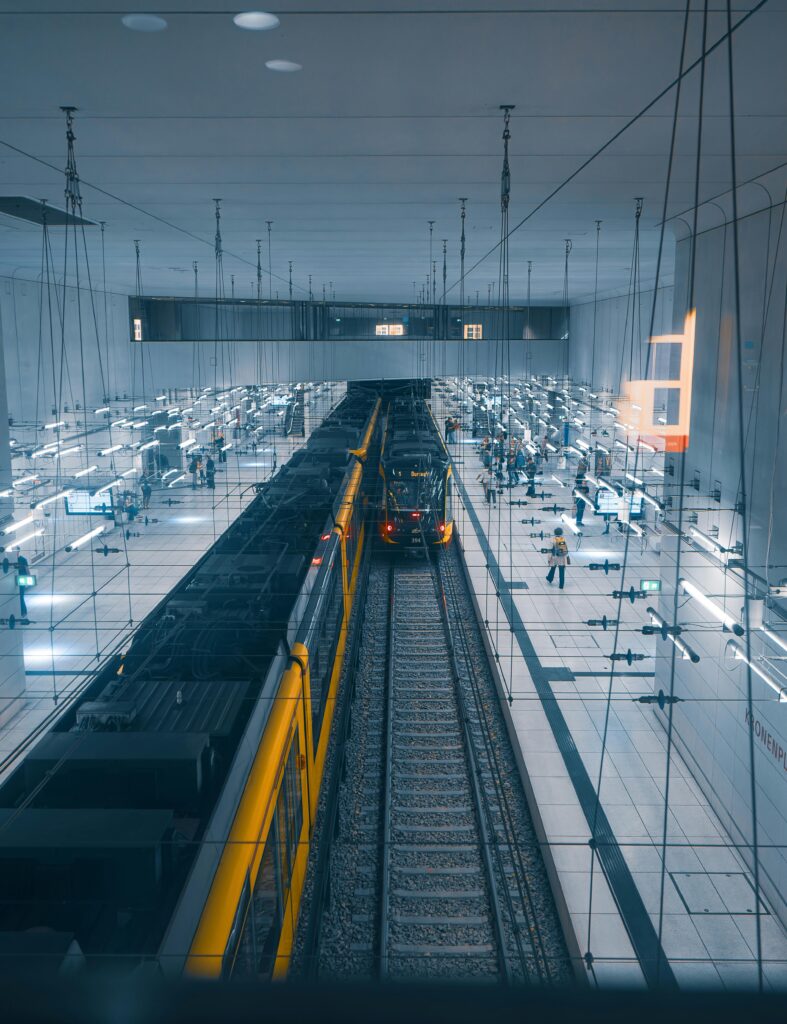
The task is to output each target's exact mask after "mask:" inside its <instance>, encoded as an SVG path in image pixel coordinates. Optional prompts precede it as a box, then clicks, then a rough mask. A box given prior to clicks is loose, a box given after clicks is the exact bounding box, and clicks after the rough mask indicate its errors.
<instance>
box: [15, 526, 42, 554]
mask: <svg viewBox="0 0 787 1024" xmlns="http://www.w3.org/2000/svg"><path fill="white" fill-rule="evenodd" d="M43 532H44V528H43V527H41V529H40V530H33V532H32V533H26V534H25V536H24V537H18V538H17V539H16V540H15V541H14V543H13V544H9V545H8V547H7V548H6V551H13V550H14V548H21V547H22V545H23V544H27V542H28V541H29V540H33V538H34V537H40V536H41V534H42V533H43Z"/></svg>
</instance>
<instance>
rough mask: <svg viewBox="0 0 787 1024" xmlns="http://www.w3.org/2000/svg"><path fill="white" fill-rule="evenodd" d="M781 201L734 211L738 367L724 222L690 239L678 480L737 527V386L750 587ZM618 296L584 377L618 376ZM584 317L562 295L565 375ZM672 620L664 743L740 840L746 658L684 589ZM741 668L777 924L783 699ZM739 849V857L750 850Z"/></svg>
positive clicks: (663, 666)
mask: <svg viewBox="0 0 787 1024" xmlns="http://www.w3.org/2000/svg"><path fill="white" fill-rule="evenodd" d="M782 209H783V207H782V206H776V207H774V208H772V209H770V210H762V211H760V212H758V213H754V214H751V215H748V216H746V217H743V218H741V219H740V221H739V239H740V259H739V265H740V274H741V279H740V284H741V290H740V293H741V335H742V356H743V359H742V363H743V368H742V375H739V373H738V367H737V358H736V347H735V330H734V276H733V269H734V263H733V244H732V227H731V226H730V225H727V226H724V225H722V226H720V227H717V228H715V229H710V230H707V231H705V232H703V233H701V234H700V235H699V236H698V239H697V247H696V274H695V294H694V304H695V307H696V310H697V333H696V349H695V359H694V369H693V389H692V419H691V435H690V442H689V447H688V450H687V452H686V456H685V457H686V465H685V472H686V480H687V482H688V481H691V480H692V479H693V478H694V477H695V474H697V475H698V479H699V491H698V492H697V491H694V490H693V489H688V490H686V491H685V492H684V493H685V494H686V499H685V501H686V507H687V509H692V508H696V509H697V510H698V511H697V516H698V526H699V528H700V529H702V530H703V531H704V532H706V533H708V532H709V531H710V530H711V529H712V528H713V527H718V529H719V540H720V542H721V543H722V544H724V545H725V546H732V545H733V544H734V543H735V542H736V541H738V540H741V539H742V530H741V516H740V514H738V513H736V511H735V506H736V502H737V501H738V498H739V495H740V482H741V458H740V436H741V435H740V429H739V414H738V395H739V393H742V396H743V420H744V451H745V456H744V466H745V473H746V485H747V493H748V515H749V537H748V539H749V545H748V547H749V566H750V569H751V570H753V573H754V574H757V575H756V576H754V575H751V576H749V583H750V588H751V593H752V594H753V595H754V596H759V597H762V596H763V595H764V592H765V583H764V581H763V579H761V578H757V577H766V576H767V577H768V578H769V580H770V582H771V583H775V582H778V581H779V580H780V579H782V578H783V577H785V576H787V535H785V530H784V525H783V520H784V509H785V508H786V507H787V424H785V422H784V420H785V416H786V415H787V387H786V386H785V383H786V382H785V358H784V357H785V350H784V313H785V290H786V289H787V232H782V233H781V237H780V234H779V225H780V219H781V216H782ZM777 243H778V251H777ZM689 254H690V240H689V239H683V240H681V241H679V242H678V244H677V254H676V256H677V258H676V266H677V267H679V268H681V269H682V274H680V275H678V276H676V287H675V289H672V288H669V289H664V290H663V291H662V292H660V294H659V296H658V302H657V317H656V333H661V332H666V331H669V330H671V329H672V324H673V323H675V324H679V323H681V322H682V320H683V316H684V313H685V309H686V303H687V291H688V289H687V281H688V266H689ZM673 299H674V305H675V308H674V310H673V309H672V305H673ZM651 301H652V293H651V294H650V295H649V296H647V297H644V298H643V308H647V309H649V308H650V305H649V303H650V302H651ZM625 306H626V303H625V299H608V300H605V301H603V302H600V303H599V305H598V311H597V321H596V338H597V341H596V360H595V367H596V374H595V377H594V381H593V385H594V387H595V388H596V389H598V388H600V387H609V388H610V389H612V391H613V392H615V393H617V392H618V391H619V390H620V385H621V380H622V379H623V380H625V379H627V376H628V374H627V369H626V368H627V366H628V353H627V352H626V353H625V357H624V358H623V359H621V357H622V355H623V337H624V323H625ZM646 323H647V321H646ZM592 331H593V306H592V304H590V305H583V306H580V307H572V310H571V349H570V354H569V365H570V368H571V372H572V373H573V374H574V375H575V377H581V378H583V379H588V378H589V376H590V369H589V368H590V365H591V361H592V354H591V343H592ZM644 342H645V339H644V338H643V344H644ZM621 362H622V363H623V366H624V372H623V373H622V375H621V370H620V367H621ZM741 387H742V392H740V389H741ZM780 425H781V431H780ZM670 461H671V462H672V463H673V466H674V471H675V475H674V476H673V477H672V478H669V477H668V478H667V482H668V484H669V485H671V486H672V489H673V493H675V506H676V507H677V504H678V501H677V492H676V491H675V485H676V484H677V481H678V479H679V476H678V474H679V467H680V463H679V457H678V456H672V457H671V458H668V463H669V462H670ZM717 486H718V487H719V488H720V489H721V500H720V501H719V502H716V501H714V500H713V499H712V498H711V497H710V494H711V491H712V490H713V489H715V487H717ZM772 510H773V519H771V511H772ZM672 518H673V520H674V518H675V517H674V513H673V516H672ZM685 525H686V524H684V529H685ZM681 548H682V566H681V575H683V576H685V577H687V578H690V579H692V580H693V581H694V582H695V583H696V584H697V585H698V586H699V587H700V588H701V589H702V590H703V591H704V592H705V593H707V594H709V595H712V596H713V598H714V600H715V601H716V602H717V603H718V604H720V605H723V606H724V607H725V608H726V609H727V610H728V611H729V612H730V613H731V614H732V615H734V616H736V617H737V616H739V615H740V610H741V606H742V604H743V587H742V580H741V577H740V576H739V575H738V574H735V573H734V572H732V571H730V570H728V569H725V568H724V567H723V566H722V565H721V564H720V563H719V562H718V560H716V559H714V558H713V557H712V556H709V555H703V554H699V553H697V552H696V551H694V550H692V549H691V548H689V547H688V546H687V545H686V543H685V542H684V543H683V544H682V545H681ZM768 552H769V553H768ZM766 553H768V554H767V558H766ZM675 559H676V543H675V541H674V539H672V540H671V539H670V538H669V536H665V539H664V542H663V544H662V553H661V575H662V580H663V587H662V597H661V606H660V609H659V610H660V612H661V614H662V615H663V616H664V618H665V619H667V621H672V619H673V593H674V583H675V576H676V571H675ZM766 561H767V565H766ZM785 610H787V602H780V603H779V604H778V605H777V606H776V607H774V608H771V609H766V612H765V615H766V621H771V622H772V624H773V625H774V628H775V629H777V630H778V631H779V632H780V633H781V635H782V637H783V638H784V639H785V640H787V622H785V621H784V619H783V618H782V617H781V614H780V613H781V612H784V611H785ZM678 621H679V623H681V624H682V625H683V626H684V627H685V628H686V629H687V630H688V633H687V637H686V638H687V640H688V641H689V642H690V643H691V645H692V646H693V647H694V648H695V649H696V650H697V652H698V653H699V654H700V656H701V661H700V663H699V664H698V665H693V664H691V663H690V662H687V661H683V660H682V659H678V660H677V661H676V664H675V693H676V695H677V696H679V697H681V698H683V701H684V703H681V704H678V705H677V706H676V707H675V710H674V735H675V739H676V744H677V747H678V749H679V750H680V751H681V752H682V753H683V754H684V756H685V757H686V759H687V761H688V762H689V764H690V765H691V767H692V771H693V772H694V774H695V776H696V778H697V780H698V782H699V783H700V785H701V786H702V788H703V791H704V793H705V796H706V798H707V799H708V801H709V803H710V804H711V805H712V807H713V808H714V809H715V810H716V812H717V813H718V814H719V816H720V817H721V820H722V821H723V823H724V824H725V826H726V828H727V830H728V832H729V834H730V837H731V839H732V840H733V841H734V842H735V843H742V844H744V847H745V845H746V844H748V843H750V842H751V838H752V812H751V773H750V757H749V725H748V722H747V702H746V672H745V667H744V666H743V665H742V664H741V663H740V662H735V661H733V660H731V659H730V658H729V657H727V656H725V649H726V645H727V641H728V640H729V639H730V637H731V634H729V633H725V632H723V631H722V629H721V627H720V625H719V623H718V622H717V621H716V620H715V619H713V618H712V617H709V616H708V615H707V614H706V613H704V612H703V611H702V609H701V608H698V606H697V603H696V602H695V601H692V600H686V599H685V597H681V599H680V609H679V613H678ZM761 637H762V634H761V633H758V631H752V637H751V642H752V652H753V654H754V656H755V657H756V658H758V659H761V658H763V657H764V658H765V660H758V664H759V665H761V666H762V667H763V668H765V669H766V670H767V671H768V672H770V673H771V674H772V675H773V676H778V674H779V672H780V669H781V667H782V666H787V662H782V661H779V660H777V659H778V656H779V655H783V654H784V652H783V651H780V650H779V649H778V648H777V647H774V646H773V645H770V644H769V643H768V642H767V641H766V640H765V639H764V637H763V638H762V639H761ZM670 648H671V645H670V644H669V643H664V644H659V645H657V650H658V657H657V662H656V682H655V689H656V690H658V689H659V688H663V689H664V690H665V691H669V688H670V675H671V657H670V655H671V653H672V652H671V649H670ZM752 679H753V696H754V717H755V722H756V728H757V733H756V735H755V779H756V799H757V804H758V807H757V811H758V822H759V842H760V844H761V849H760V864H761V870H762V883H763V888H764V891H765V893H766V896H767V897H768V900H769V902H770V905H771V907H772V909H773V910H774V911H775V912H776V914H777V915H779V916H780V918H781V920H782V922H783V923H784V924H787V903H785V897H784V893H785V892H787V755H784V756H783V757H782V758H781V759H780V758H779V756H778V753H779V750H780V749H781V750H785V751H787V704H779V703H778V702H777V701H776V698H775V694H774V693H773V692H772V691H771V690H770V689H768V687H767V686H765V684H764V683H762V681H761V680H759V679H758V678H757V676H756V675H753V676H752ZM782 682H787V679H782ZM656 713H658V712H656ZM665 721H666V718H665ZM768 737H770V739H768ZM744 853H745V850H744ZM745 855H746V856H747V858H748V859H749V860H751V856H750V854H748V853H745ZM708 856H709V857H710V854H709V855H708ZM701 859H702V858H701ZM668 866H669V865H668Z"/></svg>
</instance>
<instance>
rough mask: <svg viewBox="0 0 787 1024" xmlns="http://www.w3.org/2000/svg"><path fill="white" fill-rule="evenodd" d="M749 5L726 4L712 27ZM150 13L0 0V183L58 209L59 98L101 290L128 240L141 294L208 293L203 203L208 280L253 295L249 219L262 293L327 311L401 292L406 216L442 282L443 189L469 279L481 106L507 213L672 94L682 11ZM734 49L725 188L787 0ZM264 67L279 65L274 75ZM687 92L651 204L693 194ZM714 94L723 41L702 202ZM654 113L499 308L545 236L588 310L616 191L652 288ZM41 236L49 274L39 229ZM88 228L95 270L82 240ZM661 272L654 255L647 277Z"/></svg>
mask: <svg viewBox="0 0 787 1024" xmlns="http://www.w3.org/2000/svg"><path fill="white" fill-rule="evenodd" d="M250 6H251V5H250ZM754 6H755V0H745V2H741V0H736V2H735V5H734V10H733V23H734V22H736V21H738V19H740V18H741V17H743V16H744V15H745V13H746V12H747V11H748V10H750V9H751V8H752V7H754ZM710 7H711V12H712V13H711V15H710V18H709V26H708V41H709V44H710V43H712V42H714V41H716V40H717V39H718V38H719V36H720V35H721V34H722V33H723V31H724V26H725V24H726V13H725V5H724V3H723V0H711V4H710ZM73 8H78V10H74V9H73ZM701 8H702V3H701V0H694V2H693V4H692V9H693V11H694V13H693V14H692V16H691V18H690V34H689V44H688V52H689V56H688V60H693V59H695V58H696V56H697V55H698V54H699V52H700V51H699V44H700V38H701V36H700V33H701V21H702V19H701V14H700V11H701ZM152 9H153V10H154V11H156V10H158V12H159V13H160V14H161V15H162V16H163V17H165V18H166V19H167V21H168V28H167V30H166V31H164V32H160V33H155V34H146V33H138V32H132V31H129V30H128V29H126V28H124V27H123V25H122V23H121V20H120V19H121V16H122V15H123V14H126V13H128V12H129V11H135V10H136V11H140V10H145V11H150V10H151V8H150V7H146V6H144V5H143V4H140V3H136V2H134V0H128V2H127V3H122V2H120V3H119V2H118V0H72V2H71V3H67V2H64V0H0V67H1V68H2V71H0V74H1V75H2V79H3V82H4V87H3V91H4V102H3V105H2V116H0V139H2V140H4V141H5V142H6V143H10V144H11V145H12V146H15V147H18V149H21V150H22V151H24V154H29V155H23V154H21V153H18V152H14V151H13V150H11V149H9V148H7V147H6V146H0V192H1V193H2V194H7V195H30V196H36V197H44V198H47V199H48V200H49V201H51V202H52V203H55V204H58V205H62V171H61V170H60V169H61V168H62V167H63V164H64V158H65V133H64V124H63V119H62V116H61V114H60V112H59V110H58V107H59V106H60V105H61V104H73V105H75V106H77V107H78V108H79V113H78V115H77V125H76V133H77V143H76V145H77V159H78V166H79V171H80V174H81V177H82V179H83V196H84V209H85V214H86V215H87V216H89V217H91V218H92V219H94V220H97V221H105V222H106V254H107V281H108V284H109V285H110V286H111V287H112V288H114V289H117V290H120V291H130V290H133V289H134V280H135V272H134V250H133V239H135V238H138V239H140V240H141V247H142V263H143V284H144V289H145V291H146V292H149V293H152V294H173V293H174V294H188V293H190V292H191V289H192V287H193V275H192V261H193V260H197V261H198V262H199V269H200V281H201V286H202V290H203V294H212V293H213V290H214V279H215V278H214V257H213V251H212V246H213V232H214V220H213V203H212V199H213V198H214V197H220V198H221V199H222V201H223V202H222V208H223V209H222V213H223V220H222V230H223V238H224V247H225V250H226V253H225V257H224V270H225V274H226V278H227V285H226V287H227V292H229V289H230V282H229V275H230V274H234V275H235V288H236V291H237V293H238V294H242V295H248V294H250V293H251V290H252V281H253V278H254V275H255V270H254V263H255V259H256V256H255V239H256V238H263V239H265V238H266V228H265V221H266V220H272V221H273V234H272V240H273V245H272V248H273V272H274V274H276V275H278V277H279V280H278V282H277V281H275V280H274V290H276V289H277V288H278V290H279V292H280V294H281V295H282V296H284V295H285V294H286V284H285V283H284V281H285V279H286V276H287V261H288V260H292V261H293V263H294V279H295V287H296V290H295V294H296V296H299V297H303V296H304V289H306V288H307V287H308V285H307V275H308V274H312V279H313V286H314V291H315V293H316V294H317V295H321V294H322V285H323V283H326V284H327V283H328V282H333V288H334V290H335V292H336V296H337V298H338V299H348V300H349V299H360V300H366V299H384V300H390V301H410V300H412V298H413V295H414V288H413V282H414V281H417V282H418V286H420V284H421V283H422V282H423V280H424V279H425V276H426V274H427V269H428V229H427V221H428V220H430V219H432V220H434V221H435V227H434V242H435V244H434V254H435V258H436V259H437V260H438V278H440V277H441V269H440V264H441V259H442V257H441V254H440V250H441V239H443V238H447V239H448V283H449V286H450V285H451V284H453V283H454V282H455V281H456V279H457V277H458V233H459V214H458V203H457V197H459V196H467V197H468V219H467V235H468V241H467V266H471V265H472V264H474V263H475V262H476V261H477V260H479V259H480V258H481V257H483V256H484V255H485V254H486V253H487V252H489V250H491V249H492V248H493V247H494V245H495V243H496V242H497V240H498V239H499V233H500V213H499V189H500V185H499V181H500V166H501V154H502V142H501V130H502V121H501V116H500V111H499V105H500V104H501V103H513V104H516V109H515V111H514V113H513V117H512V122H511V133H512V139H511V170H512V200H511V211H510V218H511V224H512V225H514V224H516V223H518V222H519V221H520V220H521V219H522V218H523V217H525V216H527V215H528V214H529V213H530V212H531V211H532V210H533V208H534V207H535V206H536V205H537V204H538V203H539V202H541V201H542V200H543V199H544V198H545V197H546V196H548V195H549V194H550V193H551V192H552V191H553V189H555V188H556V187H557V186H558V185H559V184H560V182H561V181H563V180H564V179H566V178H567V177H568V176H569V175H571V174H572V172H574V171H575V170H576V169H577V168H578V167H580V166H581V165H582V163H583V162H584V161H585V160H586V159H587V158H588V157H589V156H591V154H593V153H594V151H595V150H596V149H598V147H599V146H601V145H602V144H603V143H604V142H606V141H607V140H608V139H609V138H611V137H612V136H613V135H614V134H615V133H616V132H617V131H618V130H619V129H620V128H622V127H623V126H624V125H625V124H626V121H627V120H628V119H629V118H630V117H631V116H632V115H634V114H636V113H637V112H638V111H640V110H641V109H642V108H643V107H644V106H645V105H646V104H647V103H648V102H650V100H651V99H653V97H655V96H656V95H657V94H658V93H659V92H660V91H661V90H662V89H663V88H664V87H665V86H666V85H668V84H669V83H670V82H672V81H673V79H674V78H675V77H676V74H677V71H678V66H679V55H680V42H681V32H682V25H683V4H682V2H681V0H595V2H593V3H592V4H591V3H589V2H585V0H563V2H550V0H540V2H538V0H484V2H483V3H481V2H479V0H431V2H423V0H384V2H379V3H378V2H371V0H365V2H362V0H341V2H338V0H333V2H331V3H328V2H325V0H277V2H276V4H275V7H274V10H275V12H276V13H277V14H278V16H279V17H280V19H281V25H280V27H279V28H278V29H275V30H273V31H269V32H247V31H241V30H240V29H238V28H237V27H236V26H235V25H234V24H233V22H232V14H234V13H235V12H237V10H238V6H237V5H236V4H227V3H225V2H224V0H190V2H188V3H185V2H182V0H167V3H166V4H165V5H164V4H161V3H160V2H159V7H158V8H156V7H153V8H152ZM733 38H734V52H735V76H736V77H735V83H736V90H735V102H736V113H737V115H738V117H737V122H736V133H737V146H738V167H737V173H738V178H739V180H747V179H750V178H755V177H757V176H759V175H763V174H765V173H766V172H767V171H769V170H770V169H771V168H773V167H776V166H778V165H780V164H783V163H785V161H787V70H786V67H787V65H785V61H784V40H785V39H786V38H787V0H770V2H769V3H767V4H766V5H765V6H764V7H763V8H762V9H760V10H759V11H757V12H756V13H755V14H753V15H752V17H751V18H750V19H749V20H748V21H747V22H746V23H745V25H743V26H742V27H741V28H740V29H739V30H738V31H736V32H735V33H734V37H733ZM271 58H289V59H291V60H295V61H297V62H299V63H300V64H302V65H303V70H302V71H301V72H299V73H296V74H277V73H274V72H272V71H269V70H267V69H266V68H265V65H264V62H265V61H266V60H269V59H271ZM697 82H698V75H697V73H696V72H695V73H693V74H692V75H691V76H690V77H688V78H687V79H686V80H685V85H684V89H683V94H682V102H681V110H682V112H683V116H681V118H680V122H679V130H678V147H677V158H676V161H675V165H674V168H673V184H672V188H671V191H670V202H669V209H670V212H671V213H678V212H680V211H683V210H685V209H686V208H687V207H690V206H691V203H692V199H693V194H694V176H695V175H694V160H695V149H696V133H697V118H696V113H697V107H698V100H697V97H698V90H697ZM727 102H728V97H727V84H726V48H725V47H724V46H722V47H719V48H718V49H717V50H716V51H715V52H714V53H713V54H712V56H711V57H710V58H709V59H708V62H707V80H706V104H705V113H706V116H705V123H704V134H703V160H702V167H701V175H700V177H701V183H700V194H701V196H702V197H703V198H710V197H712V196H714V195H717V194H719V193H723V192H724V191H725V189H727V188H728V187H729V183H730V160H729V121H728V117H727V109H728V108H727ZM673 105H674V91H672V92H670V93H669V94H668V95H667V96H666V97H665V98H664V99H663V100H661V101H660V102H659V103H658V104H657V105H656V106H655V107H653V108H652V109H651V110H650V111H649V112H648V114H647V115H646V116H644V117H642V118H641V119H640V120H638V121H637V122H636V123H635V124H634V125H633V126H632V127H631V128H629V129H628V130H627V131H626V132H625V133H624V134H623V135H622V136H621V138H620V139H618V140H617V141H616V142H615V143H614V144H613V145H612V146H611V147H610V148H609V149H608V150H607V151H606V152H605V153H604V154H602V155H601V156H600V157H598V158H597V159H596V160H594V161H593V162H592V163H591V164H590V166H589V167H588V168H587V169H586V170H584V171H583V172H582V173H580V174H579V175H578V176H577V177H576V178H575V179H574V181H572V182H571V183H570V184H569V185H568V186H567V187H565V188H564V189H563V190H562V191H560V192H559V194H558V195H557V196H556V197H555V198H554V199H552V200H551V201H549V202H548V203H547V204H546V206H545V207H544V208H543V209H542V210H540V211H539V212H538V213H536V214H535V216H533V217H532V219H530V220H528V222H527V223H526V225H525V226H523V227H522V228H521V229H520V230H518V231H517V232H516V233H515V234H514V235H513V236H512V238H511V297H512V300H515V301H521V300H522V299H523V298H524V294H525V281H526V267H527V260H532V261H533V278H532V282H533V298H534V300H535V301H539V302H555V301H559V300H560V298H561V296H562V291H563V249H564V241H563V240H564V239H565V238H567V237H570V238H571V239H572V241H573V245H574V248H573V252H572V254H571V259H570V276H569V287H570V295H571V297H572V299H574V300H576V299H582V298H585V297H588V296H591V295H592V292H593V276H594V257H595V221H596V220H597V219H600V220H601V221H602V228H601V245H600V252H601V255H600V260H599V288H600V292H601V293H602V294H609V293H612V292H615V291H621V290H625V289H626V288H627V287H628V281H629V275H630V265H631V251H632V233H633V209H634V203H633V199H634V197H635V196H642V197H643V198H644V201H645V208H644V213H643V217H642V255H641V263H642V276H643V280H644V281H646V282H647V281H649V280H652V279H653V276H654V272H655V255H656V250H657V247H658V237H659V231H658V227H657V225H658V223H659V221H660V219H661V208H662V203H663V198H664V181H665V177H666V170H667V155H668V152H669V145H670V133H671V128H672V112H673ZM31 156H32V157H35V158H37V160H34V159H31ZM38 161H44V162H45V163H43V164H42V163H40V162H38ZM46 164H51V165H53V168H54V169H53V168H50V167H48V166H46ZM91 185H95V186H99V187H100V188H101V189H104V190H105V191H107V192H109V193H112V195H113V196H115V197H117V198H110V197H108V196H106V195H104V194H102V193H100V192H97V191H96V190H95V189H93V188H91V187H90V186H91ZM779 198H781V197H779ZM118 200H122V202H121V201H118ZM126 204H133V205H126ZM164 222H167V223H164ZM53 237H54V240H55V241H54V244H55V249H56V256H57V258H58V260H60V259H61V256H60V253H59V249H60V247H61V246H62V234H59V233H58V232H57V231H53ZM89 239H90V245H91V249H92V252H93V254H94V258H93V273H94V277H100V261H99V260H98V252H99V243H98V231H97V229H90V231H89ZM669 249H670V247H668V250H669ZM40 252H41V244H40V228H37V227H35V226H33V225H26V224H24V223H22V222H19V221H13V220H11V219H8V218H0V273H2V274H11V273H16V274H17V276H21V277H31V278H32V277H35V276H36V274H37V273H38V271H39V267H40ZM263 264H264V266H265V269H266V271H267V249H266V248H265V246H264V249H263ZM671 269H672V260H671V251H668V255H667V258H666V260H665V265H664V268H663V272H662V280H663V281H664V282H665V283H668V282H669V279H670V274H671ZM265 276H266V279H267V273H266V275H265ZM497 277H498V261H497V253H496V252H493V253H492V254H491V255H490V256H489V257H488V258H487V259H486V260H485V261H484V262H482V264H481V265H480V266H478V267H477V268H476V269H475V270H473V271H472V272H471V273H470V274H469V276H468V281H467V293H468V295H469V296H471V297H472V298H474V297H475V292H476V290H478V291H479V293H480V295H481V297H482V298H484V299H485V298H486V296H487V288H488V285H489V283H490V282H496V281H497ZM451 298H454V299H456V298H458V289H454V290H453V291H452V292H451Z"/></svg>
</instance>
